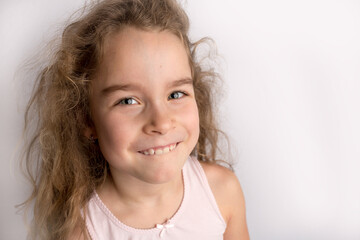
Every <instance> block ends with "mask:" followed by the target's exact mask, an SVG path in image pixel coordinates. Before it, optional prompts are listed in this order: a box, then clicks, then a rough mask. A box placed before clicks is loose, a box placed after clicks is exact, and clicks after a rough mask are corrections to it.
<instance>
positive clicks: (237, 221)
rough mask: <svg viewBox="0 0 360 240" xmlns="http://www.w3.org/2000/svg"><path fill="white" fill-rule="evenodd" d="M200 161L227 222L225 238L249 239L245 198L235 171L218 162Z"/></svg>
mask: <svg viewBox="0 0 360 240" xmlns="http://www.w3.org/2000/svg"><path fill="white" fill-rule="evenodd" d="M200 163H201V166H202V167H203V169H204V172H205V175H206V177H207V179H208V182H209V185H210V188H211V190H212V192H213V194H214V197H215V199H216V202H217V204H218V206H219V209H220V212H221V214H222V216H223V218H224V220H225V221H226V224H227V228H226V231H225V234H224V239H226V240H227V239H245V240H246V239H249V235H248V230H247V226H246V213H245V199H244V195H243V192H242V189H241V186H240V183H239V180H238V178H237V177H236V175H235V174H234V172H232V171H231V170H229V169H227V168H225V167H223V166H220V165H218V164H215V163H205V162H200Z"/></svg>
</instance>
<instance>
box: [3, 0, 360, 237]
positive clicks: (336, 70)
mask: <svg viewBox="0 0 360 240" xmlns="http://www.w3.org/2000/svg"><path fill="white" fill-rule="evenodd" d="M82 3H83V1H81V0H76V1H75V0H61V1H59V0H58V1H49V0H0V78H1V79H0V84H1V85H0V91H1V92H0V106H1V109H0V110H1V118H0V130H1V131H0V133H1V135H0V154H1V155H0V161H1V162H0V187H1V189H0V190H1V193H0V239H25V232H26V228H25V226H24V224H23V222H22V217H21V216H20V215H17V214H16V213H15V211H16V210H15V208H14V205H15V204H17V203H20V202H21V201H22V200H23V199H24V198H25V197H26V194H28V193H29V188H28V187H27V185H26V184H25V180H23V179H21V177H20V173H19V171H18V168H17V162H16V160H15V158H16V157H14V156H16V153H17V152H18V149H17V146H18V142H19V140H20V139H21V129H22V124H23V109H24V104H25V102H24V99H26V93H24V91H23V89H24V85H25V88H27V87H26V86H27V85H30V84H29V83H25V82H24V79H20V80H19V78H20V77H16V76H15V73H16V72H21V69H19V66H20V64H22V63H23V62H24V61H25V60H26V59H27V58H29V57H30V56H32V55H34V54H35V53H36V51H37V49H39V47H40V46H42V45H43V44H44V43H45V42H46V41H47V40H48V39H50V37H51V35H52V34H53V33H54V32H55V30H54V29H59V28H60V27H61V26H62V22H63V21H64V20H66V19H67V18H68V17H69V16H70V14H71V13H73V12H74V10H76V9H77V8H78V7H80V6H81V5H82ZM185 8H186V10H187V12H188V13H189V17H190V19H191V35H190V36H191V39H193V40H195V39H198V38H200V37H203V36H210V37H212V38H213V39H214V40H215V42H216V43H217V46H218V52H219V54H220V56H221V62H222V72H223V75H224V79H225V82H226V85H225V86H224V89H225V93H226V94H225V95H224V96H225V97H224V98H223V100H222V102H221V104H220V106H221V108H220V110H221V122H222V124H223V128H224V129H225V130H226V131H227V132H228V134H229V136H230V138H231V140H232V145H233V149H234V151H235V152H236V154H235V157H236V159H237V160H238V164H237V165H236V172H237V175H238V176H239V179H240V182H241V184H242V187H243V190H244V193H245V198H246V203H247V219H248V227H249V231H250V236H251V238H252V239H274V240H275V239H276V240H279V239H284V240H285V239H307V240H308V239H310V240H311V239H314V240H315V239H329V240H330V239H341V240H344V239H345V240H355V239H357V240H358V239H360V174H359V172H360V2H359V1H355V0H353V1H350V0H341V1H340V0H338V1H335V0H326V1H325V0H311V1H310V0H302V1H286V0H273V1H266V0H253V1H244V0H237V1H230V0H222V1H220V0H188V1H187V3H185ZM18 75H21V74H18ZM29 81H31V79H29Z"/></svg>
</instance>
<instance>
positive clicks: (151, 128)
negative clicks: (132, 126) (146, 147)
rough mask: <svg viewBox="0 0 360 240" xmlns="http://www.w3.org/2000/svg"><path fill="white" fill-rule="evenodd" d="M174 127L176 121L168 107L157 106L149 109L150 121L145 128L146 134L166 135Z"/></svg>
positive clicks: (148, 120)
mask: <svg viewBox="0 0 360 240" xmlns="http://www.w3.org/2000/svg"><path fill="white" fill-rule="evenodd" d="M173 127H174V120H173V118H172V114H171V111H170V110H168V108H167V106H160V105H156V106H152V107H151V108H149V109H148V119H146V124H145V126H144V132H145V133H147V134H150V135H152V134H160V135H164V134H166V133H167V132H168V131H169V130H170V129H172V128H173Z"/></svg>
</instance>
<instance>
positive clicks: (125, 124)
mask: <svg viewBox="0 0 360 240" xmlns="http://www.w3.org/2000/svg"><path fill="white" fill-rule="evenodd" d="M131 123H132V122H131V121H128V120H126V119H123V118H121V117H119V116H116V115H112V116H103V117H102V119H101V124H99V125H100V126H99V128H98V129H97V133H98V137H99V143H100V147H101V149H102V151H104V150H109V149H117V148H116V147H115V148H114V146H124V147H125V146H128V143H129V139H131V133H132V132H133V131H131V129H133V126H132V124H131Z"/></svg>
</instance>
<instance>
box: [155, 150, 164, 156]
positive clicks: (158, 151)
mask: <svg viewBox="0 0 360 240" xmlns="http://www.w3.org/2000/svg"><path fill="white" fill-rule="evenodd" d="M155 154H156V155H160V154H163V150H162V149H156V151H155Z"/></svg>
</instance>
